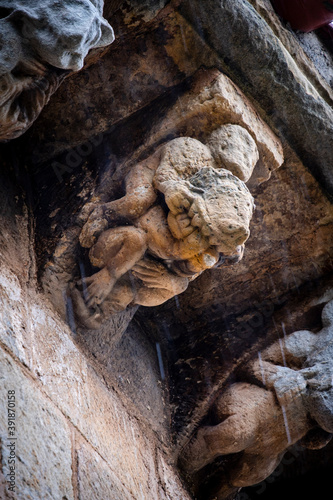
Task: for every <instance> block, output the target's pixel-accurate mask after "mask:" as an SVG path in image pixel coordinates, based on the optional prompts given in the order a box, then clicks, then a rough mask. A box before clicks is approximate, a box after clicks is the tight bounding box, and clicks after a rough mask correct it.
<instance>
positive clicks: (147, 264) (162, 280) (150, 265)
mask: <svg viewBox="0 0 333 500" xmlns="http://www.w3.org/2000/svg"><path fill="white" fill-rule="evenodd" d="M132 274H133V275H134V276H135V277H136V278H138V279H140V280H141V281H142V282H143V283H144V285H145V286H146V287H147V288H159V289H163V290H170V291H171V292H172V293H173V294H174V295H178V294H179V293H182V292H183V291H184V290H186V288H187V286H188V279H187V278H184V277H179V276H175V275H174V274H173V273H171V272H170V271H169V270H168V269H167V268H166V267H165V266H164V265H163V264H161V263H160V262H157V261H153V260H150V259H145V260H141V261H140V262H138V264H136V265H135V266H134V267H133V268H132Z"/></svg>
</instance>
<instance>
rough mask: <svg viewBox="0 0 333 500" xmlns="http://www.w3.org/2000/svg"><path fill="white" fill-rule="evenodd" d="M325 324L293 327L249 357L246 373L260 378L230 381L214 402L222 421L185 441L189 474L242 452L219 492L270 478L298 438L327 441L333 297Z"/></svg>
mask: <svg viewBox="0 0 333 500" xmlns="http://www.w3.org/2000/svg"><path fill="white" fill-rule="evenodd" d="M322 323H323V329H322V330H321V331H320V332H319V333H317V334H314V333H311V332H309V331H306V330H305V331H298V332H294V333H292V334H291V335H289V336H288V337H286V338H285V339H283V340H282V341H280V342H276V343H275V344H273V345H272V346H271V347H269V348H267V349H266V350H264V351H263V352H261V353H259V354H258V357H257V358H256V359H254V360H253V361H252V362H249V364H248V366H247V367H246V371H245V375H247V377H248V380H251V378H252V380H253V379H254V380H255V381H256V383H255V384H251V383H248V382H237V383H235V384H232V385H230V387H229V388H228V389H227V390H226V391H224V392H223V393H222V394H221V395H220V397H219V399H218V400H217V402H216V403H215V405H214V406H215V407H214V416H215V419H217V422H219V423H217V424H216V425H212V426H205V427H201V428H199V431H198V433H197V436H196V438H195V439H194V440H192V442H190V444H189V445H188V447H187V448H185V451H184V453H183V455H182V464H183V467H184V468H185V469H186V470H187V471H188V472H190V473H194V472H196V471H198V470H200V469H201V468H203V467H204V466H206V465H207V464H209V463H210V462H212V461H213V460H214V459H215V458H217V457H218V456H221V455H229V454H234V453H240V452H242V453H241V454H240V455H239V459H238V461H237V462H233V464H232V469H231V471H229V474H228V473H226V475H225V476H223V477H222V478H221V489H220V491H219V494H218V498H221V499H222V498H227V497H228V496H229V495H230V494H231V493H232V492H233V491H236V490H237V487H244V486H249V485H252V484H256V483H259V482H260V481H262V480H263V479H265V478H266V477H267V476H269V475H270V474H271V473H272V472H273V470H274V469H275V468H276V467H277V465H278V463H279V462H280V460H281V458H282V456H283V454H284V452H285V451H286V449H287V448H288V447H289V446H291V445H293V444H295V443H296V442H297V441H299V440H300V439H302V438H304V439H303V441H302V442H303V445H304V446H306V447H309V448H311V449H319V448H321V447H324V446H326V444H327V443H328V442H329V441H330V439H331V437H332V433H333V390H332V374H333V367H332V352H331V351H332V346H333V341H332V335H333V301H331V302H329V303H328V304H327V305H326V306H325V308H324V310H323V313H322ZM226 417H227V418H226Z"/></svg>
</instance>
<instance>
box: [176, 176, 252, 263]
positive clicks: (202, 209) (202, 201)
mask: <svg viewBox="0 0 333 500" xmlns="http://www.w3.org/2000/svg"><path fill="white" fill-rule="evenodd" d="M185 182H186V187H187V189H188V191H189V193H190V196H189V197H188V198H187V200H188V201H189V203H190V206H189V208H185V207H183V209H182V212H180V213H183V214H184V215H185V214H186V215H187V216H188V218H189V219H190V224H191V227H192V229H193V230H194V229H197V228H199V230H200V231H201V233H202V235H203V236H204V237H205V238H206V239H207V245H208V246H210V247H215V248H216V250H217V251H218V252H219V253H223V254H224V255H234V254H235V252H236V251H237V247H239V246H241V245H243V244H244V243H245V241H246V240H247V239H248V237H249V234H250V230H249V224H250V220H251V217H252V213H253V208H254V203H253V198H252V195H251V194H250V192H249V190H248V189H247V187H246V185H245V184H244V182H242V181H240V180H239V179H238V178H237V177H236V176H234V175H233V174H231V172H229V171H228V170H225V169H219V170H217V169H215V168H212V167H210V168H209V167H203V168H202V169H201V170H199V171H198V172H196V173H195V174H194V175H193V176H191V177H190V178H189V179H187V181H185ZM189 198H190V199H189ZM167 220H168V225H169V228H170V231H171V233H172V234H173V236H175V237H176V238H177V237H179V236H182V235H179V231H178V228H177V226H176V224H175V215H174V213H173V212H172V211H170V212H169V214H168V219H167Z"/></svg>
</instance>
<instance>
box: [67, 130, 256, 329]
mask: <svg viewBox="0 0 333 500" xmlns="http://www.w3.org/2000/svg"><path fill="white" fill-rule="evenodd" d="M245 134H246V135H245ZM233 135H234V136H235V135H236V136H237V144H238V147H240V146H243V148H246V147H247V146H248V144H249V141H252V142H253V144H251V145H252V147H253V146H254V147H255V148H256V146H255V143H254V141H253V139H252V138H251V137H250V135H249V134H248V133H247V132H246V130H245V129H241V128H240V127H237V129H236V130H235V129H233ZM255 152H256V153H257V149H255ZM257 154H258V153H257ZM220 156H221V155H219V156H216V157H215V162H214V160H213V157H212V155H211V152H210V150H209V147H207V146H204V145H203V144H202V143H200V142H199V141H197V140H196V139H191V138H189V137H180V138H178V139H174V140H173V141H170V142H169V143H167V144H166V145H165V146H163V147H162V148H161V150H160V151H157V152H156V153H155V154H154V155H153V156H152V157H151V158H148V159H147V160H145V161H144V162H143V163H142V164H139V165H137V166H136V167H135V168H133V169H132V171H131V172H130V174H129V175H128V176H127V178H126V179H125V184H126V194H125V196H124V197H123V198H121V199H119V200H115V201H114V202H112V201H111V202H109V203H106V204H100V205H97V206H96V204H91V205H92V206H91V210H92V213H91V214H90V215H89V218H88V220H87V222H86V223H85V225H84V226H83V229H82V231H81V234H80V243H81V245H82V246H83V247H86V248H90V251H89V259H90V262H91V264H92V265H93V267H95V268H96V267H97V268H100V271H98V272H97V273H95V274H93V275H92V276H90V277H88V278H84V279H82V280H80V282H79V283H78V285H81V288H82V297H81V294H79V291H78V290H77V289H74V290H73V292H72V297H73V303H74V306H75V312H76V315H77V317H78V320H79V321H81V323H82V324H83V325H86V326H88V327H90V326H91V325H92V326H93V321H94V322H96V323H97V324H96V327H97V328H98V326H99V323H100V321H105V318H107V317H108V315H110V314H112V313H114V312H119V311H122V310H124V309H125V308H126V307H127V306H128V305H129V304H130V305H145V306H156V305H160V304H161V303H163V302H165V301H166V300H168V299H170V298H172V297H174V296H175V295H178V294H179V293H182V292H183V291H184V289H186V288H187V285H188V283H189V282H190V281H192V280H193V279H195V278H196V277H197V276H198V275H200V274H201V273H202V272H203V271H205V270H206V269H209V268H212V267H216V266H220V265H221V264H222V259H224V260H227V261H228V260H230V259H232V260H233V261H234V260H235V261H236V260H240V258H241V256H242V250H241V249H242V247H243V246H244V243H245V241H246V240H247V238H248V236H249V224H250V220H251V216H252V211H253V199H252V196H251V194H250V192H249V190H248V189H247V187H246V185H245V184H244V182H242V181H240V180H239V179H238V178H237V177H236V176H234V175H233V174H231V173H230V171H228V170H226V169H225V168H223V167H224V165H225V161H224V162H223V161H222V160H224V159H222V158H220ZM243 157H244V155H243ZM237 160H239V161H238V162H237ZM250 161H251V160H250ZM235 162H237V165H239V170H242V169H243V167H244V165H243V164H244V159H243V158H242V157H241V155H239V157H238V158H235ZM252 163H254V162H252ZM251 166H252V168H253V167H254V165H251ZM234 169H235V168H234ZM251 173H252V172H251ZM154 188H155V190H156V192H155V190H154ZM159 193H162V194H163V195H164V201H165V203H166V205H167V210H165V209H164V208H163V205H161V204H158V205H157V204H156V199H158V196H159ZM117 219H120V220H121V221H122V224H121V223H120V224H117V226H116V227H111V228H110V225H111V224H112V223H114V222H115V221H116V222H117ZM126 219H127V220H128V221H130V222H131V223H132V224H131V225H126V226H125V225H124V222H123V221H124V220H125V221H126ZM153 259H154V260H153ZM156 259H158V260H157V261H156ZM89 309H90V310H92V312H91V313H90V311H89ZM89 313H90V315H91V316H92V318H90V316H89Z"/></svg>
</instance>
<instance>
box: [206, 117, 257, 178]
mask: <svg viewBox="0 0 333 500" xmlns="http://www.w3.org/2000/svg"><path fill="white" fill-rule="evenodd" d="M207 145H208V146H209V148H210V150H211V152H212V155H213V157H214V159H215V161H216V162H217V163H219V164H222V165H224V166H225V168H226V169H227V170H230V172H232V173H233V174H234V175H236V176H237V177H238V178H239V179H241V180H242V181H244V182H247V181H248V180H249V179H250V177H251V175H252V172H253V170H254V168H255V166H256V164H257V161H258V160H259V153H258V148H257V146H256V143H255V142H254V140H253V139H252V137H251V136H250V134H249V133H248V131H247V130H246V129H244V128H243V127H240V126H239V125H224V126H222V127H220V128H218V129H216V130H214V132H212V133H211V135H210V136H209V138H208V141H207Z"/></svg>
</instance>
